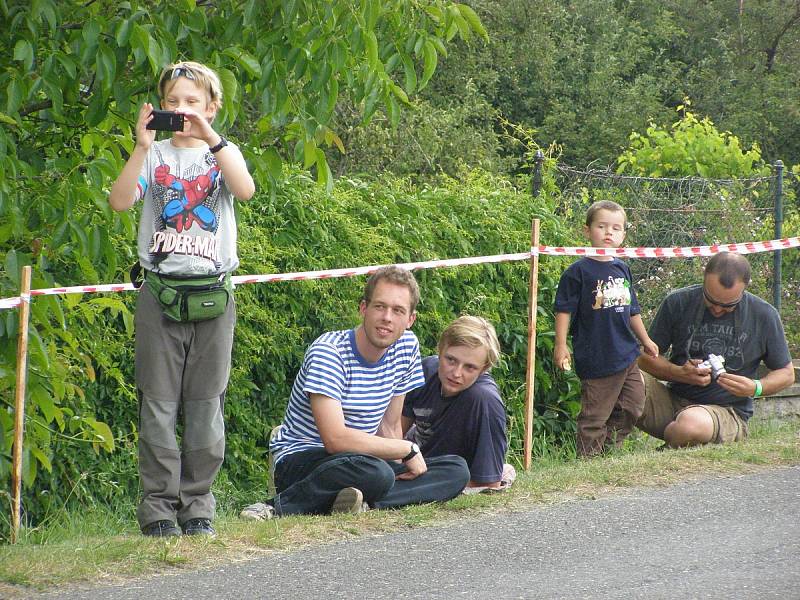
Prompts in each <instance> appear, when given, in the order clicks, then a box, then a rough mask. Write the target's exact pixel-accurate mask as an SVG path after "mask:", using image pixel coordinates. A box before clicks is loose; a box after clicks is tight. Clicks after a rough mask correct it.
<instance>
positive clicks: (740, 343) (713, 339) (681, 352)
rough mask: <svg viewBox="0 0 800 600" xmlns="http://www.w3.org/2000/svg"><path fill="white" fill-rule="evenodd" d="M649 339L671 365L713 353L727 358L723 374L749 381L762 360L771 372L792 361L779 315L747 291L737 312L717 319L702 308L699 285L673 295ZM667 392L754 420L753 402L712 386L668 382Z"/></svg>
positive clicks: (661, 309) (661, 308)
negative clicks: (746, 378)
mask: <svg viewBox="0 0 800 600" xmlns="http://www.w3.org/2000/svg"><path fill="white" fill-rule="evenodd" d="M649 334H650V339H652V340H653V341H654V342H655V343H656V344H658V350H659V353H660V354H662V355H666V353H667V350H669V349H670V348H671V351H670V354H669V360H670V362H672V363H674V364H676V365H682V364H684V363H685V362H686V361H687V360H688V359H689V358H699V359H701V360H705V359H706V358H708V355H709V354H716V355H717V356H723V357H724V358H725V370H726V371H728V372H729V373H733V374H735V375H742V376H744V377H749V378H751V379H753V378H755V377H756V371H757V369H758V365H759V363H760V362H761V361H762V360H763V361H764V364H765V365H766V366H767V367H768V368H770V369H773V370H774V369H780V368H782V367H785V366H786V365H787V364H788V363H789V362H791V360H792V359H791V356H790V354H789V347H788V345H787V343H786V337H785V335H784V332H783V324H782V323H781V320H780V316H779V315H778V312H777V311H776V310H775V309H774V308H773V307H772V306H771V305H770V304H768V303H767V302H765V301H764V300H762V299H761V298H758V297H757V296H754V295H752V294H750V293H749V292H745V293H744V296H743V297H742V301H741V302H740V303H739V304H738V305H737V307H736V310H734V311H733V312H730V313H727V314H724V315H722V316H721V317H719V318H716V317H714V315H712V314H711V313H710V312H709V311H708V310H707V309H706V308H705V303H704V302H703V286H702V285H693V286H689V287H686V288H682V289H679V290H676V291H674V292H672V293H671V294H669V295H668V296H667V297H666V298H665V299H664V302H663V303H662V304H661V306H660V307H659V309H658V313H657V314H656V316H655V318H654V319H653V322H652V324H651V325H650V329H649ZM670 387H671V388H672V390H673V391H674V392H675V393H676V394H677V395H678V396H680V397H681V398H686V399H687V400H690V401H691V402H695V403H697V404H717V405H720V406H730V407H732V408H733V409H734V410H735V411H736V412H737V413H739V414H740V415H741V416H742V418H744V419H749V418H750V417H751V416H752V415H753V398H750V397H748V398H742V397H740V396H734V395H733V394H731V393H730V392H728V391H726V390H725V389H723V388H722V387H721V386H720V385H719V384H717V383H716V382H712V383H711V384H709V385H707V386H697V385H689V384H686V383H678V382H672V383H670Z"/></svg>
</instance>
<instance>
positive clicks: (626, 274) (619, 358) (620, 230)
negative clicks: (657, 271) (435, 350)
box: [554, 200, 658, 456]
mask: <svg viewBox="0 0 800 600" xmlns="http://www.w3.org/2000/svg"><path fill="white" fill-rule="evenodd" d="M625 225H626V218H625V211H624V209H623V208H622V207H621V206H620V205H619V204H617V203H616V202H611V201H608V200H603V201H599V202H595V203H594V204H592V205H591V206H590V207H589V210H588V211H587V212H586V225H585V226H584V233H585V235H586V237H587V238H589V241H590V242H591V244H592V246H593V247H595V248H619V247H620V246H621V245H622V242H623V240H624V239H625ZM631 283H632V281H631V272H630V269H629V268H628V266H627V265H626V264H625V263H624V262H622V261H621V260H619V259H618V258H615V257H613V256H590V257H584V258H581V259H580V260H578V261H576V262H575V263H573V264H572V265H570V267H569V268H568V269H567V270H566V271H564V273H563V275H562V276H561V280H560V281H559V283H558V291H557V292H556V301H555V311H556V323H555V326H556V341H555V349H554V360H555V363H556V365H558V367H560V368H561V369H564V370H569V369H570V353H569V348H568V347H567V332H568V331H569V334H570V335H571V336H572V348H573V350H574V352H575V370H576V372H577V374H578V377H580V379H581V388H582V390H581V412H580V414H579V415H578V423H577V426H578V431H577V450H578V454H579V455H580V456H591V455H593V454H597V453H600V452H602V451H603V450H604V449H605V448H607V447H609V446H611V445H614V444H615V445H617V446H620V445H621V444H622V441H623V440H624V439H625V437H626V436H627V435H628V434H629V433H630V432H631V430H632V429H633V427H634V425H635V424H636V421H637V420H638V418H639V417H640V416H641V414H642V411H643V409H644V383H643V381H642V375H641V373H640V372H639V368H638V367H637V364H636V359H637V357H638V356H639V342H641V345H642V347H643V349H644V352H645V353H646V354H648V355H649V356H653V357H655V356H658V346H657V345H656V344H655V343H654V342H653V341H652V340H651V339H650V337H649V336H648V335H647V330H646V329H645V327H644V323H642V317H641V315H640V314H639V313H640V308H639V303H638V302H637V300H636V293H635V292H634V290H633V286H632V285H631ZM637 338H638V342H637Z"/></svg>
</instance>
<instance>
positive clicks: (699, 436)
mask: <svg viewBox="0 0 800 600" xmlns="http://www.w3.org/2000/svg"><path fill="white" fill-rule="evenodd" d="M713 437H714V421H713V420H712V419H711V415H710V414H708V412H707V411H706V410H705V409H703V408H700V407H690V408H687V409H686V410H684V411H683V412H681V413H680V414H679V415H678V416H677V418H676V419H675V420H674V421H673V422H672V423H670V424H669V425H667V428H666V429H665V430H664V441H666V442H667V443H668V444H669V445H670V446H673V447H681V446H696V445H698V444H707V443H708V442H710V441H711V440H712V438H713Z"/></svg>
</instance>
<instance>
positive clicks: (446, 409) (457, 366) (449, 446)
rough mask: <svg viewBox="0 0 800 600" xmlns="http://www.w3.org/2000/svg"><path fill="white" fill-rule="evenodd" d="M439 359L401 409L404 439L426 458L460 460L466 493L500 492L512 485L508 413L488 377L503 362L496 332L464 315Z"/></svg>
mask: <svg viewBox="0 0 800 600" xmlns="http://www.w3.org/2000/svg"><path fill="white" fill-rule="evenodd" d="M437 350H438V355H437V356H428V357H426V358H424V359H422V370H423V373H424V375H425V385H424V386H423V387H420V388H417V389H415V390H413V391H411V392H410V393H409V394H408V395H407V396H406V399H405V404H404V405H403V417H402V425H403V433H404V434H405V436H406V439H408V440H412V441H414V442H416V443H417V444H419V447H420V449H421V451H422V453H423V454H424V455H425V456H441V455H446V454H456V455H458V456H461V457H463V458H464V460H466V461H467V466H469V472H470V481H469V483H468V484H467V488H466V489H465V493H475V492H479V491H486V490H500V489H504V488H507V487H508V486H510V485H511V483H513V481H514V478H515V476H516V472H515V471H514V468H513V467H512V466H511V465H509V464H507V463H505V462H504V460H505V455H506V450H507V449H508V437H507V434H506V407H505V405H504V404H503V400H502V398H501V397H500V390H499V389H498V387H497V384H496V383H495V381H494V379H492V376H491V375H490V374H489V371H490V369H491V368H492V367H493V366H495V365H496V364H497V361H498V360H499V359H500V342H499V341H498V340H497V334H496V333H495V330H494V327H493V326H492V324H491V323H489V322H488V321H487V320H485V319H482V318H481V317H473V316H469V315H464V316H461V317H459V318H457V319H456V320H455V321H453V322H452V323H450V325H448V326H447V328H446V329H445V330H444V331H443V332H442V335H441V337H440V338H439V344H438V348H437Z"/></svg>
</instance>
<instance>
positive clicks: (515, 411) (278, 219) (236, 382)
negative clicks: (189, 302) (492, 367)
mask: <svg viewBox="0 0 800 600" xmlns="http://www.w3.org/2000/svg"><path fill="white" fill-rule="evenodd" d="M239 209H240V212H239V219H240V224H239V231H240V242H239V248H240V256H241V260H242V264H241V267H240V269H239V271H238V273H240V274H243V273H277V272H292V271H309V270H315V269H329V268H343V267H352V266H362V265H375V264H386V263H404V262H414V261H423V260H431V259H436V258H458V257H467V256H482V255H493V254H502V253H517V252H525V251H527V250H528V248H529V247H530V226H531V220H532V219H533V218H540V219H541V220H542V231H543V233H542V235H543V236H546V242H547V243H549V244H559V243H566V242H568V241H572V240H568V239H567V237H566V236H567V233H566V230H565V228H564V226H563V225H562V224H561V223H560V221H559V219H558V218H557V217H555V216H554V214H553V210H552V207H551V206H549V205H548V202H547V201H546V200H545V199H543V198H539V199H536V200H534V199H532V198H531V196H530V195H529V194H527V193H525V192H522V193H521V192H519V191H518V190H517V189H515V188H514V187H513V186H512V185H511V184H510V183H509V182H508V181H505V180H502V179H498V178H495V177H493V176H490V175H487V174H484V173H480V172H473V173H471V174H470V175H468V176H467V177H466V178H465V179H464V180H461V181H455V180H442V181H441V182H440V183H439V184H438V185H436V186H426V187H421V188H420V187H414V186H412V185H411V184H410V183H409V182H408V181H407V180H403V179H396V178H385V179H381V180H377V181H374V182H366V181H360V180H354V179H341V180H339V181H338V182H337V184H336V186H335V188H334V190H333V192H332V193H331V194H328V193H326V192H325V191H324V189H323V188H321V187H319V186H318V185H316V184H315V183H314V182H313V181H312V180H311V179H310V178H309V177H308V176H307V175H304V174H302V173H300V172H296V173H291V174H289V175H288V177H287V183H286V185H284V186H283V187H282V188H281V189H280V190H279V191H278V193H277V195H276V197H275V199H274V201H269V200H267V199H266V198H265V197H262V198H260V199H256V200H253V201H252V202H251V203H249V204H245V205H240V206H239ZM122 243H126V244H129V245H130V246H133V244H134V241H133V240H132V239H130V240H127V241H125V242H122ZM562 262H563V259H556V258H543V259H542V260H540V278H539V319H538V334H539V335H538V341H537V366H536V390H537V391H536V404H537V415H538V416H537V422H536V434H537V435H539V436H543V437H546V438H547V439H548V440H549V441H550V442H557V441H558V440H561V439H564V437H565V436H567V437H568V436H569V435H570V434H571V433H572V430H573V424H572V421H573V417H574V415H575V413H576V409H577V406H578V405H577V403H576V398H575V391H574V390H575V387H576V386H575V385H574V384H575V381H574V380H571V379H564V378H563V377H562V376H561V375H554V371H553V368H552V365H551V362H550V361H551V354H552V352H551V349H552V313H551V306H552V301H553V297H554V294H555V287H556V285H557V282H558V277H559V275H560V272H561V269H562V268H563V264H562ZM120 277H121V275H120ZM417 277H418V280H419V282H420V286H421V289H422V302H421V304H420V307H419V316H418V319H417V322H416V324H415V325H414V330H415V332H416V333H417V335H418V337H419V339H420V341H421V343H422V345H423V350H424V352H425V353H432V352H433V351H434V348H435V344H436V339H437V335H438V333H439V332H440V331H441V330H442V329H443V327H444V326H445V325H446V324H447V323H448V322H449V321H450V320H451V319H452V318H454V317H455V316H457V315H459V314H462V313H472V314H479V315H482V316H485V317H487V318H488V319H490V320H491V321H493V322H494V323H495V325H496V326H497V331H498V335H499V337H500V341H501V344H502V347H503V350H504V360H503V361H502V364H501V365H500V366H499V367H498V368H497V369H496V371H495V375H496V378H497V380H498V382H499V384H500V386H501V389H502V391H503V394H504V397H505V399H506V403H507V406H508V410H509V414H510V423H511V428H512V442H511V451H512V454H516V455H519V452H520V449H521V446H522V428H523V405H524V397H525V393H524V391H525V365H526V350H527V302H528V279H529V264H528V262H527V261H520V262H513V263H502V264H495V265H476V266H466V267H455V268H443V269H435V270H426V271H420V272H418V274H417ZM74 283H79V282H74ZM363 284H364V278H363V277H356V278H345V279H335V280H316V281H297V282H286V283H273V284H260V285H247V286H241V287H239V288H238V289H237V292H236V302H237V314H238V323H237V328H236V338H235V344H234V356H233V370H232V374H231V380H230V386H229V389H228V395H227V398H226V406H225V413H226V422H227V430H228V438H227V443H228V447H227V456H226V461H225V466H224V467H223V473H222V475H221V477H220V479H219V481H218V488H219V492H220V494H219V496H220V499H221V505H222V506H223V507H224V506H225V502H226V498H229V499H230V500H231V501H233V500H234V499H236V500H238V498H239V497H241V495H243V494H254V493H258V494H260V493H261V492H262V491H263V490H264V489H265V482H266V477H267V473H266V464H267V463H266V460H265V457H266V442H267V435H268V432H269V430H270V428H271V426H273V425H274V424H276V423H278V422H279V420H280V418H281V417H282V414H283V410H284V408H285V405H286V402H287V399H288V395H289V389H290V386H291V383H292V381H293V378H294V375H295V373H296V371H297V369H298V367H299V365H300V361H301V359H302V356H303V352H304V351H305V348H306V346H307V345H308V344H309V343H310V342H311V341H312V340H313V339H314V338H315V337H317V336H318V335H319V334H320V333H322V332H323V331H325V330H330V329H337V328H347V327H352V326H354V325H355V324H357V323H358V320H359V317H358V300H359V299H360V293H361V289H362V287H363ZM111 299H113V300H114V302H115V303H114V305H113V307H112V308H113V310H114V312H113V313H112V312H111V310H110V309H107V308H104V309H102V310H100V309H98V308H97V306H96V305H95V304H92V303H93V302H96V301H102V302H104V303H106V304H108V300H111ZM133 300H134V296H133V294H127V295H123V296H109V297H106V298H102V297H98V296H87V297H85V298H83V299H82V300H80V301H78V300H77V299H76V300H75V301H73V300H69V301H61V304H62V305H69V309H67V308H66V307H65V315H66V322H67V331H69V332H70V333H71V335H72V336H74V339H75V344H76V346H77V347H78V348H80V349H81V351H82V352H83V353H84V354H85V355H86V356H87V357H91V360H88V361H87V365H91V369H92V371H91V373H90V372H89V371H88V370H86V369H85V370H83V372H80V371H79V370H75V371H73V372H68V373H63V374H61V376H63V377H64V382H65V383H66V384H67V385H69V384H71V383H72V382H74V383H75V384H76V385H79V386H81V389H82V390H83V396H81V398H82V404H81V406H82V407H83V409H84V410H85V411H86V412H87V413H90V412H91V411H92V409H94V413H95V414H94V416H95V417H96V419H97V420H98V421H103V422H106V423H108V425H109V426H110V427H111V430H112V431H113V434H114V438H115V441H116V449H115V450H114V452H113V453H110V454H109V453H107V452H103V451H100V452H99V453H98V452H95V451H94V450H93V449H92V447H91V445H90V444H87V443H77V442H76V441H75V440H73V439H71V438H70V437H69V436H68V435H66V434H68V431H69V429H68V428H65V429H64V432H63V433H62V434H56V435H53V436H52V440H51V443H50V445H49V446H41V447H39V448H38V451H40V452H42V453H43V454H45V455H46V457H47V458H48V459H49V460H50V461H51V463H52V471H51V472H47V471H46V470H43V469H39V472H38V477H36V479H35V481H31V480H29V481H28V482H27V483H28V485H27V486H26V489H25V490H24V500H25V506H26V509H27V511H28V515H29V517H30V518H31V519H32V520H33V521H38V520H39V519H41V518H42V517H43V516H44V515H45V514H46V513H47V512H48V509H49V508H50V509H52V508H53V507H59V506H62V505H63V504H64V503H68V502H80V503H83V504H86V503H89V502H103V503H111V504H115V505H121V506H126V505H127V503H129V502H131V501H132V500H133V499H135V497H136V495H137V494H138V489H137V487H138V477H137V472H136V421H137V414H136V413H137V409H136V406H137V404H136V397H135V392H134V388H133V349H132V343H131V342H132V333H131V331H130V329H129V328H128V325H129V323H130V320H129V319H130V315H129V314H128V313H127V312H126V311H127V310H130V311H132V310H133ZM37 301H38V300H37ZM126 306H127V309H126V308H125V307H126ZM44 343H51V340H44ZM89 375H90V376H89ZM34 420H38V421H40V422H44V421H45V420H46V419H43V418H42V415H39V414H29V421H28V427H29V428H30V427H31V425H30V424H31V422H32V421H34ZM50 428H51V429H53V430H55V429H57V428H58V423H57V422H52V423H50ZM29 458H30V457H29ZM2 460H3V461H6V460H7V458H6V457H3V458H2ZM6 466H7V463H6ZM7 473H8V469H7V468H6V469H5V470H4V471H3V478H2V480H1V481H2V483H0V486H1V487H2V489H8V487H9V486H8V479H7Z"/></svg>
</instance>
